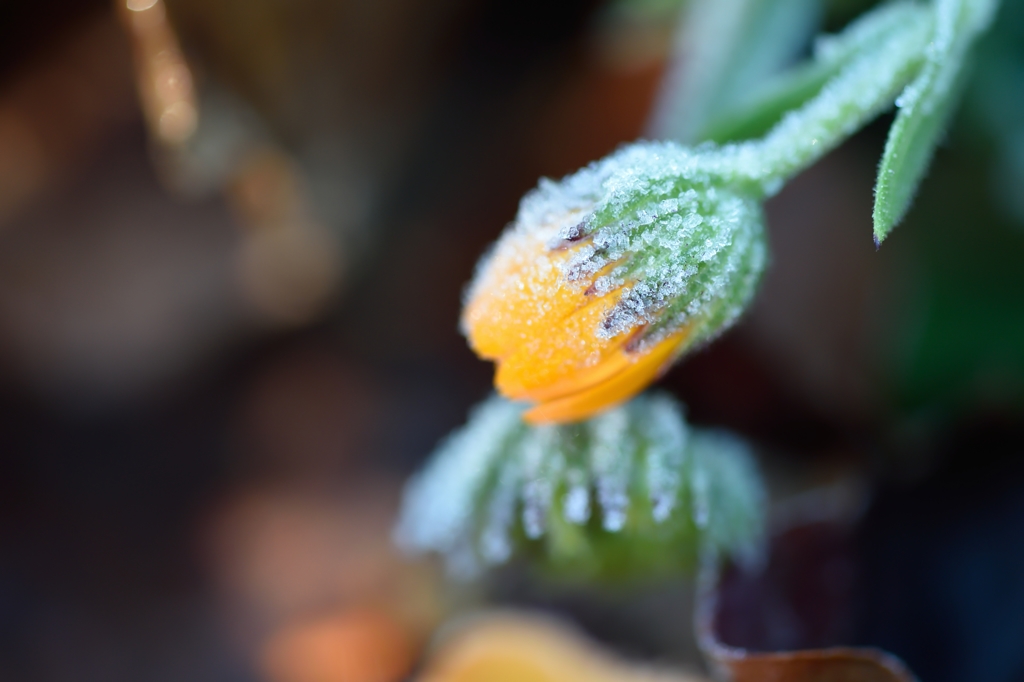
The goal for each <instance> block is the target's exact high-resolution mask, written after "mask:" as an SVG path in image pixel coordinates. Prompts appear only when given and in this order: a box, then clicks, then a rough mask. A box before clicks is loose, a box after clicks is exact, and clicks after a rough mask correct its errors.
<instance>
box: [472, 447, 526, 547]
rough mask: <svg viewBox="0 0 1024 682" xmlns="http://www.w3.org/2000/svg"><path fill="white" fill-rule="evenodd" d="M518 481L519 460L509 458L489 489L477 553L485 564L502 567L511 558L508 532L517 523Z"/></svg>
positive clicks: (519, 474) (509, 533)
mask: <svg viewBox="0 0 1024 682" xmlns="http://www.w3.org/2000/svg"><path fill="white" fill-rule="evenodd" d="M521 480H522V471H521V467H520V463H519V460H517V459H515V458H512V457H510V458H508V459H507V460H506V461H505V462H504V464H503V465H502V466H501V469H500V472H499V474H498V481H497V483H496V484H495V486H494V488H493V489H492V490H491V498H490V501H489V502H488V503H487V508H486V509H487V511H486V516H485V520H484V526H483V531H482V532H481V534H480V554H481V556H482V558H483V560H484V561H485V562H486V563H488V564H501V563H504V562H505V561H507V560H508V558H509V557H510V556H512V538H511V532H512V528H513V526H514V525H515V520H516V503H517V502H518V499H519V486H520V482H521Z"/></svg>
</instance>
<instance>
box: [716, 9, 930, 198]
mask: <svg viewBox="0 0 1024 682" xmlns="http://www.w3.org/2000/svg"><path fill="white" fill-rule="evenodd" d="M932 23H933V19H932V13H931V12H928V11H925V10H922V11H920V12H916V13H914V14H913V15H910V16H908V18H907V21H906V23H905V24H904V25H903V26H902V27H901V29H900V30H899V31H897V32H895V33H894V34H893V35H891V36H890V37H889V38H888V39H887V40H886V41H885V42H884V43H883V44H882V45H880V46H879V47H878V48H877V49H874V50H869V51H866V52H865V53H864V54H861V55H859V56H857V57H856V58H854V59H852V60H851V61H850V63H849V65H848V66H846V67H845V68H844V69H843V70H842V71H841V72H840V73H839V75H838V76H836V78H835V79H834V80H832V81H831V82H830V83H829V84H828V85H826V86H825V87H824V88H823V89H822V90H821V92H820V93H818V95H817V96H816V97H814V98H813V99H811V100H810V101H808V102H807V103H806V104H805V105H804V106H802V107H800V108H799V109H796V110H794V111H792V112H790V113H788V114H787V115H786V116H785V117H784V118H783V119H782V120H781V121H780V122H779V123H778V124H777V125H776V126H775V127H774V128H772V130H770V131H769V132H768V134H767V135H765V136H764V137H763V138H761V139H759V140H752V141H749V142H741V143H736V144H729V145H725V146H723V147H721V148H719V149H717V150H713V151H711V152H709V153H708V154H707V155H706V156H705V160H704V163H703V164H702V165H705V167H706V168H707V170H708V171H709V172H711V173H714V174H716V175H719V176H720V177H725V178H730V179H731V180H733V181H736V182H740V183H743V184H746V185H749V186H750V187H751V189H752V190H753V191H755V192H757V193H758V194H761V195H763V196H770V195H772V194H774V193H775V192H777V191H778V190H779V189H781V187H782V185H783V184H784V183H785V182H786V181H787V180H788V179H790V178H791V177H793V176H794V175H796V174H797V173H799V172H800V171H802V170H804V169H805V168H807V167H809V166H811V165H813V164H814V163H815V162H816V161H818V160H819V159H820V158H821V157H822V156H824V155H825V154H827V153H828V152H830V151H832V150H833V149H835V148H836V147H837V146H839V144H840V143H842V142H843V141H844V140H846V139H847V138H848V137H850V136H851V135H852V134H853V133H855V132H857V131H858V130H860V128H862V127H863V126H864V125H865V124H866V123H867V122H868V121H870V120H871V119H873V118H874V117H875V116H877V115H878V114H879V113H881V112H882V111H884V110H885V109H886V108H888V107H890V106H892V103H893V101H894V100H895V98H896V96H897V95H898V94H899V92H900V91H901V90H902V89H903V88H904V87H905V86H906V85H907V84H908V83H909V82H910V81H911V80H912V79H913V78H914V76H915V75H916V74H917V72H918V70H919V69H920V67H921V65H922V63H923V62H924V58H925V57H924V55H925V50H926V48H927V46H928V42H929V40H930V39H931V36H932Z"/></svg>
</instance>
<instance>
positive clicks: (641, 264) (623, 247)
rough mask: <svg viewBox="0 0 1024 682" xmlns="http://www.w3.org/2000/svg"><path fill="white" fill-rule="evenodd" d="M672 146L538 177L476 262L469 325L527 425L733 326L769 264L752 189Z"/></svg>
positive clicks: (603, 403)
mask: <svg viewBox="0 0 1024 682" xmlns="http://www.w3.org/2000/svg"><path fill="white" fill-rule="evenodd" d="M701 159H702V157H701V155H700V154H697V153H694V152H692V151H690V150H688V149H686V148H684V147H681V146H679V145H676V144H673V143H642V144H636V145H632V146H630V147H627V148H624V149H622V150H621V151H619V152H617V153H615V154H613V155H611V156H609V157H607V158H605V159H604V160H602V161H599V162H596V163H594V164H592V165H590V166H588V167H586V168H584V169H582V170H580V171H579V172H577V173H575V174H574V175H570V176H568V177H567V178H565V179H563V180H561V181H560V182H552V181H550V180H542V181H541V184H540V187H539V188H538V189H537V190H535V191H534V192H531V193H530V194H528V195H527V196H526V197H525V198H524V199H523V201H522V203H521V205H520V208H519V214H518V216H517V217H516V221H515V222H514V223H513V224H512V225H511V226H510V227H509V228H508V229H507V230H506V232H505V233H504V235H502V237H501V239H499V241H498V243H497V244H496V245H495V246H494V248H493V250H492V251H491V252H490V254H489V255H488V256H486V257H485V258H484V259H483V261H482V262H481V264H480V266H479V268H478V271H477V275H476V277H475V279H474V281H473V282H472V284H471V285H470V288H469V291H468V296H467V300H466V305H465V309H464V311H463V316H462V327H463V330H464V332H465V334H466V336H467V337H468V338H469V342H470V344H471V345H472V347H473V349H474V350H475V351H476V352H477V354H479V355H480V356H482V357H485V358H488V359H492V360H494V361H496V362H497V365H498V367H497V372H496V375H495V385H496V387H497V389H498V391H499V392H500V393H502V394H503V395H505V396H506V397H508V398H511V399H513V400H523V401H529V402H532V403H534V406H533V407H532V409H530V410H528V411H527V412H526V413H525V415H524V418H525V419H526V420H527V421H529V422H532V423H541V422H570V421H577V420H580V419H585V418H587V417H589V416H591V415H593V414H595V413H597V412H600V411H602V410H604V409H606V408H608V407H611V406H613V405H615V404H618V403H621V402H622V401H624V400H627V399H628V398H630V397H632V396H633V395H635V394H637V393H638V392H640V391H641V390H643V389H644V387H646V386H647V385H648V384H649V383H651V382H652V381H653V380H654V379H656V378H657V377H658V375H659V374H660V373H661V372H662V371H663V370H664V369H666V368H667V367H668V366H669V365H670V364H671V363H672V362H673V361H674V360H675V359H677V358H678V357H679V356H680V355H681V354H682V353H683V352H684V351H686V350H687V349H688V348H692V347H693V346H694V345H696V344H698V343H700V342H703V341H706V340H708V339H709V338H711V337H712V336H714V335H715V334H717V333H719V332H721V331H722V330H724V329H725V328H726V327H728V326H729V325H730V324H731V323H732V322H733V321H734V320H735V319H736V317H737V316H738V315H739V313H740V312H742V310H743V309H744V308H745V307H746V305H747V303H748V302H749V300H750V298H751V297H752V295H753V292H754V289H755V287H756V284H757V281H758V279H759V277H760V275H761V272H762V271H763V269H764V264H765V260H766V248H765V243H764V230H763V219H762V213H761V207H760V203H759V199H758V197H757V193H756V192H754V191H744V188H735V187H731V186H730V185H728V184H727V183H725V182H723V181H721V180H720V179H719V178H718V177H716V175H715V174H714V172H713V171H709V170H708V169H707V168H705V167H704V166H703V165H702V163H701Z"/></svg>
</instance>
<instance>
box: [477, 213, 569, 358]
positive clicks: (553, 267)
mask: <svg viewBox="0 0 1024 682" xmlns="http://www.w3.org/2000/svg"><path fill="white" fill-rule="evenodd" d="M559 228H560V223H555V224H552V225H549V226H545V227H543V228H540V229H536V230H531V231H528V232H527V231H525V230H517V231H514V232H510V233H508V234H506V235H505V236H503V237H502V238H501V240H500V241H499V242H498V244H497V246H496V247H495V251H494V254H493V255H492V256H491V259H490V261H488V262H487V264H486V265H485V266H484V269H483V271H482V272H481V273H480V274H479V275H478V276H477V279H476V281H474V282H473V285H472V289H471V290H470V296H469V300H468V301H467V302H466V307H465V309H464V310H463V313H462V328H463V329H464V330H465V332H466V335H467V336H468V337H469V343H470V345H471V346H472V347H473V350H474V351H476V353H477V354H478V355H480V356H481V357H484V358H490V359H494V358H500V357H503V356H505V355H508V354H509V353H511V352H513V351H514V350H515V349H516V348H517V347H518V346H519V345H521V344H523V343H524V342H526V341H528V340H529V339H531V338H534V337H536V336H539V335H543V334H545V333H546V332H547V330H548V329H549V328H551V327H552V326H554V325H556V324H557V323H558V322H559V321H561V320H562V319H564V318H565V317H567V316H568V315H571V314H572V313H573V312H575V311H576V310H577V309H578V308H579V307H580V306H582V305H584V304H585V303H586V298H585V297H584V296H583V290H584V289H585V285H582V284H580V285H576V284H569V283H566V282H564V281H563V278H562V269H561V267H560V266H561V264H562V262H563V261H565V260H566V259H567V258H569V251H557V250H552V249H550V248H549V247H548V243H549V242H550V240H551V239H553V238H554V237H555V235H556V234H557V232H558V229H559Z"/></svg>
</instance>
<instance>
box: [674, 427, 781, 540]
mask: <svg viewBox="0 0 1024 682" xmlns="http://www.w3.org/2000/svg"><path fill="white" fill-rule="evenodd" d="M690 457H691V458H692V460H693V461H694V463H695V464H696V465H697V470H699V471H700V472H702V473H701V478H702V480H701V482H700V487H701V489H702V490H703V493H702V494H703V497H704V500H703V502H701V503H700V504H702V505H706V508H707V512H708V513H707V517H706V519H707V524H706V526H705V527H704V528H702V531H703V542H704V543H705V545H706V546H709V547H714V548H717V549H719V550H722V549H726V548H743V547H745V546H746V545H745V543H744V540H745V539H749V538H751V537H757V536H758V529H759V528H760V526H761V524H762V523H763V519H764V517H765V493H764V488H763V487H762V485H761V479H760V475H759V474H758V471H757V467H756V465H755V461H754V457H753V454H752V453H751V451H750V447H749V446H748V445H747V444H746V443H745V442H743V441H742V440H740V439H739V438H737V437H736V436H734V435H732V434H730V433H727V432H724V431H717V430H709V431H705V430H699V431H694V433H693V436H692V437H691V439H690ZM696 484H697V481H696V480H694V481H693V485H696ZM696 498H697V495H696V489H695V490H694V504H695V505H697V500H696ZM696 513H697V510H696V509H695V510H694V514H695V516H696ZM694 520H695V521H696V520H697V519H696V518H695V519H694ZM751 549H756V547H754V548H751Z"/></svg>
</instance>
